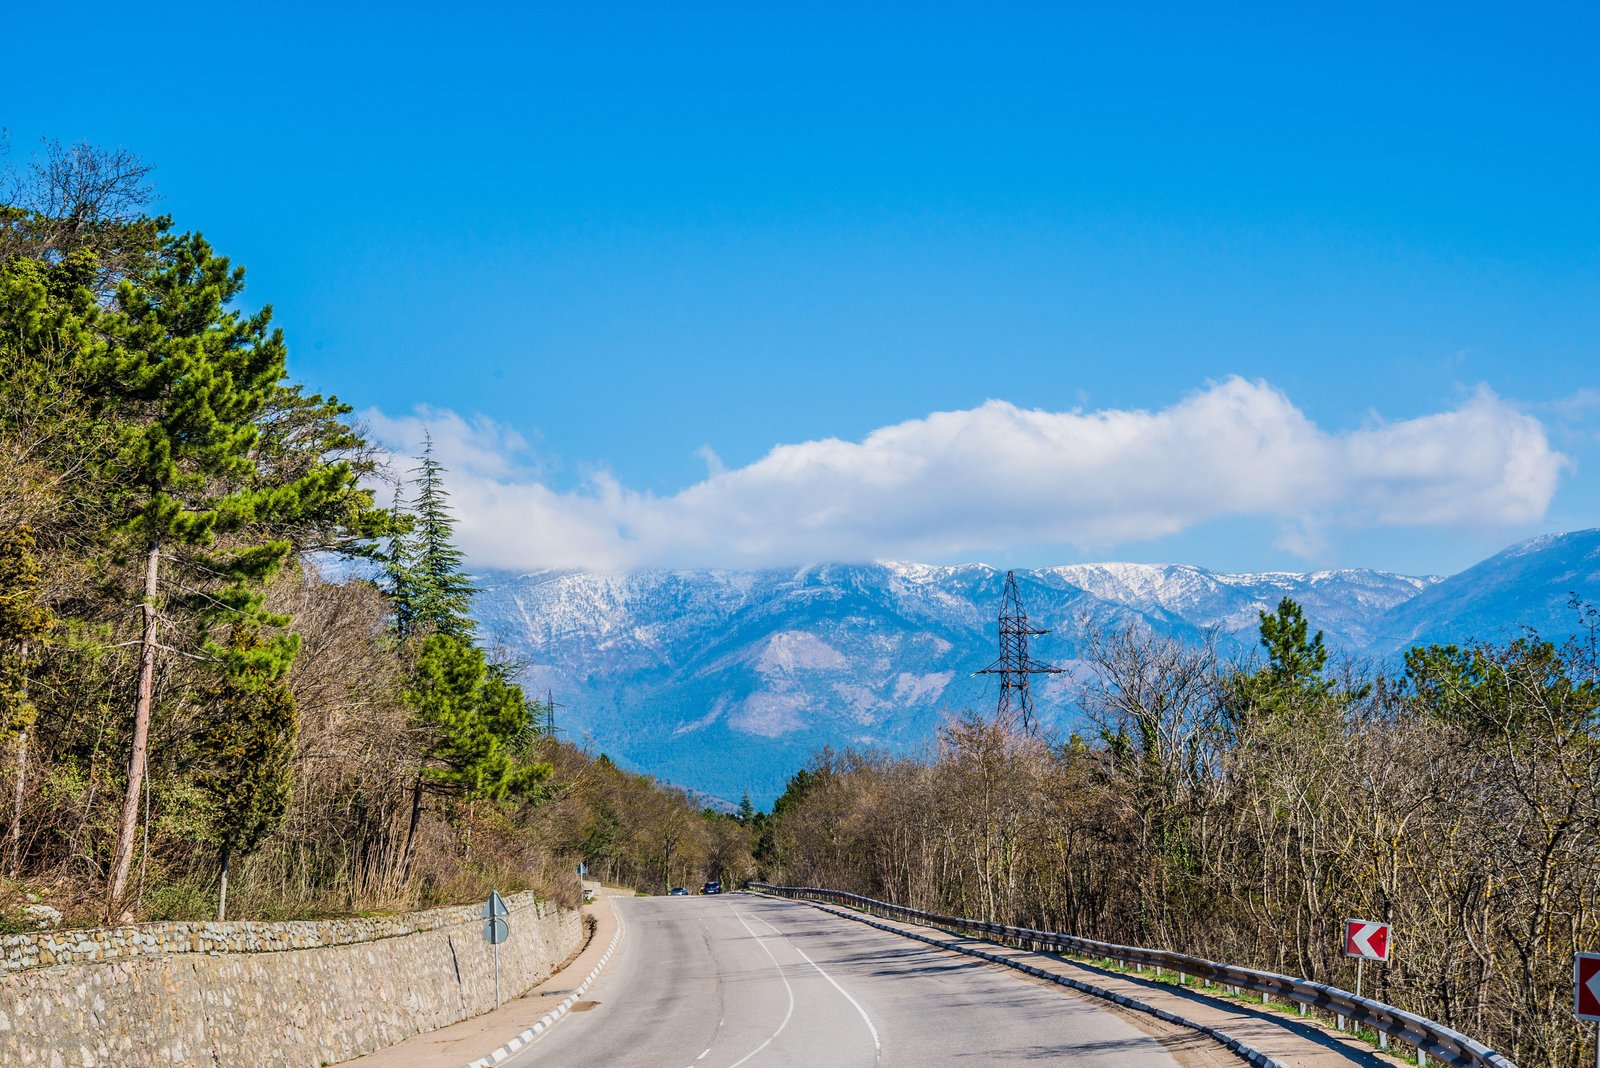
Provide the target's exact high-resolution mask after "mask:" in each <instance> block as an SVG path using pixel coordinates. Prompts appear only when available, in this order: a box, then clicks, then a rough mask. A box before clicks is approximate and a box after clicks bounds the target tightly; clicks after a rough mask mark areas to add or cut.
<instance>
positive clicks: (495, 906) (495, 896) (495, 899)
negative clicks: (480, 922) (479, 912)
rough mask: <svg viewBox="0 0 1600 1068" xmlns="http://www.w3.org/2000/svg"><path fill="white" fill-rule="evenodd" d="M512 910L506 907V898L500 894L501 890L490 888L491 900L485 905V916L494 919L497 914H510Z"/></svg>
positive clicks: (487, 918)
mask: <svg viewBox="0 0 1600 1068" xmlns="http://www.w3.org/2000/svg"><path fill="white" fill-rule="evenodd" d="M509 915H511V910H510V909H508V908H506V903H505V899H504V898H502V897H501V896H500V891H498V890H490V891H489V900H488V902H487V903H486V904H485V905H484V906H483V918H484V919H486V920H492V919H494V918H495V917H496V916H509Z"/></svg>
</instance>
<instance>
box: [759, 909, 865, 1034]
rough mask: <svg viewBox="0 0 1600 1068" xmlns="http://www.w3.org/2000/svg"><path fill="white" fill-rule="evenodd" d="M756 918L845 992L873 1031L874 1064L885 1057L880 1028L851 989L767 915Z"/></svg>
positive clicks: (837, 988) (840, 990) (839, 989)
mask: <svg viewBox="0 0 1600 1068" xmlns="http://www.w3.org/2000/svg"><path fill="white" fill-rule="evenodd" d="M756 920H757V922H759V923H763V924H766V926H767V929H768V930H770V931H771V932H772V933H773V934H775V935H777V936H778V937H779V938H781V939H783V940H784V941H785V942H787V943H788V945H789V948H790V949H792V950H794V951H795V952H796V953H798V954H800V959H801V960H803V961H805V962H806V963H807V964H809V965H811V966H812V967H813V968H815V969H816V970H817V974H819V975H821V976H822V977H823V978H824V979H826V980H827V981H828V982H829V983H831V984H833V988H834V989H835V990H837V991H838V992H839V993H841V994H843V995H844V999H845V1000H846V1001H848V1002H849V1003H850V1004H851V1005H852V1006H854V1007H855V1010H856V1012H857V1013H859V1014H860V1015H861V1022H862V1023H864V1024H866V1025H867V1030H868V1031H870V1032H872V1062H873V1063H874V1064H876V1063H877V1062H878V1061H879V1060H880V1059H881V1058H882V1057H883V1043H881V1042H879V1041H878V1029H877V1028H876V1027H873V1026H872V1018H871V1017H870V1016H868V1015H867V1010H866V1009H863V1008H862V1007H861V1002H859V1001H857V1000H856V999H855V998H853V997H851V996H850V991H848V990H846V989H845V988H844V987H842V986H840V985H839V983H838V981H837V980H835V979H834V977H833V976H831V975H829V974H828V973H827V972H826V971H825V970H824V969H823V967H822V965H820V964H818V963H817V962H816V961H814V960H812V959H811V958H810V957H808V956H806V951H805V950H803V949H801V948H800V947H799V946H797V945H795V943H794V939H792V938H790V937H789V936H788V935H786V934H784V933H783V932H782V931H780V930H778V929H777V928H776V927H774V926H772V924H771V923H769V922H768V921H767V919H766V917H764V916H757V917H756Z"/></svg>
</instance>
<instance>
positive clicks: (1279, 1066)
mask: <svg viewBox="0 0 1600 1068" xmlns="http://www.w3.org/2000/svg"><path fill="white" fill-rule="evenodd" d="M749 892H750V893H760V891H756V890H752V891H749ZM761 896H762V897H771V898H773V899H774V900H778V901H795V900H799V901H801V902H802V903H803V904H807V905H810V906H811V907H812V908H814V909H818V910H820V911H822V912H826V913H828V914H829V915H831V916H838V917H840V918H841V919H846V920H854V921H856V922H857V923H864V924H866V925H867V926H868V927H876V928H877V929H878V930H880V931H887V932H888V933H889V934H894V935H899V936H900V937H901V938H910V939H914V940H916V941H918V942H924V943H926V944H928V945H930V946H934V947H937V948H939V949H944V950H949V951H951V952H953V953H963V954H965V955H967V956H969V957H977V958H978V959H980V960H986V961H989V962H990V963H992V964H1000V965H1004V966H1005V967H1007V968H1011V969H1014V970H1016V971H1019V972H1024V973H1026V974H1028V975H1032V976H1034V977H1036V978H1039V979H1044V980H1047V981H1049V982H1052V983H1056V984H1058V985H1060V986H1064V987H1068V988H1069V989H1072V990H1076V991H1078V992H1079V993H1080V994H1088V995H1089V996H1090V997H1096V998H1100V999H1102V1000H1104V1001H1109V1002H1112V1003H1113V1004H1116V1005H1121V1006H1122V1007H1123V1008H1125V1009H1133V1010H1135V1011H1137V1012H1142V1013H1145V1014H1147V1015H1150V1016H1154V1017H1155V1018H1156V1019H1158V1020H1165V1021H1166V1022H1167V1023H1171V1024H1177V1025H1178V1026H1179V1027H1187V1028H1189V1029H1190V1030H1191V1031H1198V1032H1200V1033H1201V1034H1202V1035H1205V1036H1206V1037H1207V1038H1210V1039H1213V1040H1215V1041H1217V1042H1220V1043H1221V1044H1222V1045H1223V1046H1224V1047H1226V1048H1227V1049H1228V1050H1229V1051H1230V1052H1232V1053H1233V1054H1235V1055H1236V1056H1237V1057H1238V1058H1239V1059H1240V1060H1242V1061H1244V1062H1245V1063H1246V1064H1251V1065H1255V1066H1257V1068H1289V1066H1288V1065H1286V1064H1284V1062H1282V1061H1279V1060H1275V1059H1273V1058H1272V1057H1269V1056H1267V1055H1266V1054H1265V1053H1262V1052H1261V1051H1259V1050H1256V1049H1252V1048H1251V1047H1249V1046H1247V1045H1245V1044H1244V1043H1243V1042H1241V1041H1239V1040H1238V1039H1237V1038H1234V1037H1233V1036H1231V1035H1229V1034H1227V1033H1226V1032H1224V1031H1220V1030H1218V1029H1217V1028H1215V1027H1211V1026H1209V1025H1207V1024H1203V1023H1200V1022H1198V1021H1196V1020H1190V1019H1186V1018H1185V1017H1182V1016H1179V1015H1177V1014H1176V1013H1172V1012H1168V1011H1167V1010H1165V1009H1158V1008H1156V1007H1155V1006H1154V1005H1148V1004H1146V1003H1145V1002H1142V1001H1138V1000H1136V999H1134V998H1130V997H1126V996H1125V995H1122V994H1113V993H1112V992H1111V991H1109V990H1106V989H1103V988H1101V987H1098V986H1095V985H1093V984H1092V983H1085V982H1083V981H1082V980H1081V979H1073V978H1070V977H1069V976H1065V975H1058V974H1057V973H1055V972H1050V971H1046V970H1045V969H1043V968H1035V967H1033V966H1032V965H1028V964H1022V963H1020V962H1018V961H1014V960H1012V959H1010V958H1009V957H1002V956H1000V955H999V954H998V953H985V952H983V951H982V950H978V949H968V948H967V947H965V946H954V945H951V944H950V943H948V942H941V941H939V940H938V939H937V938H930V937H928V936H927V935H920V934H916V933H915V932H912V931H902V930H900V929H899V928H898V927H892V926H890V925H889V924H886V923H879V922H878V921H877V920H874V919H872V918H871V917H868V916H865V915H862V914H861V913H856V912H848V911H845V910H842V909H835V908H832V907H830V906H828V905H822V904H819V903H817V902H815V901H805V900H804V899H803V898H783V897H779V896H778V895H776V894H762V895H761ZM469 1068H472V1066H469Z"/></svg>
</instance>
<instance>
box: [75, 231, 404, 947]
mask: <svg viewBox="0 0 1600 1068" xmlns="http://www.w3.org/2000/svg"><path fill="white" fill-rule="evenodd" d="M243 287H244V269H243V268H235V267H232V266H230V264H229V262H228V260H227V259H226V258H225V257H220V256H217V255H215V254H214V253H213V251H212V249H211V246H210V245H209V244H207V243H206V241H205V240H204V239H203V238H202V237H200V236H199V235H198V234H184V235H178V236H172V237H168V238H166V239H165V240H164V242H163V244H162V248H161V252H160V258H159V263H158V266H157V268H156V269H155V270H154V271H153V272H152V273H151V274H150V275H149V276H148V277H145V278H141V279H138V280H133V279H124V280H123V281H122V283H121V285H120V286H119V287H118V290H117V300H116V308H115V314H114V315H113V316H108V317H107V321H106V322H105V324H104V327H105V329H106V333H107V335H108V336H107V343H106V344H105V346H104V347H103V349H102V350H101V351H100V352H98V353H97V354H96V355H95V356H94V357H93V358H92V359H91V360H90V361H89V383H88V391H89V395H90V397H91V399H92V401H93V402H94V404H95V406H96V409H97V414H98V415H100V416H101V417H102V418H104V419H106V420H108V421H110V422H111V423H112V424H113V425H114V426H115V427H116V429H117V432H118V440H119V448H118V449H117V452H116V455H115V457H114V459H113V460H112V461H111V466H112V467H114V468H115V470H116V472H117V475H118V481H119V482H120V484H121V485H122V487H123V493H122V494H121V497H120V499H119V500H118V501H116V502H115V503H116V505H117V506H118V507H117V512H118V522H117V523H116V526H117V527H118V528H119V529H120V530H122V531H123V532H125V533H126V534H127V535H129V536H130V537H131V538H132V539H133V541H134V543H135V545H136V546H137V548H138V551H139V553H140V555H141V556H142V558H143V568H142V570H143V581H142V583H141V589H140V595H139V598H138V605H139V609H140V612H141V615H142V633H141V638H140V657H139V669H138V680H137V684H136V686H135V697H134V709H133V737H132V746H131V752H130V755H129V763H128V777H127V784H126V788H125V792H124V796H123V808H122V816H121V819H120V821H119V823H118V829H117V843H116V848H115V851H114V854H113V858H112V866H111V875H110V879H109V880H108V883H107V891H106V906H107V913H108V915H109V916H112V917H115V916H116V915H118V914H119V912H120V911H121V905H122V900H123V896H124V893H125V891H126V888H127V879H128V872H129V868H130V865H131V863H132V859H133V847H134V841H135V830H136V826H137V821H138V811H139V808H138V802H139V791H140V788H141V787H142V785H143V778H144V774H145V762H146V756H147V752H146V750H147V746H148V741H149V731H150V716H151V708H152V704H153V698H154V681H155V665H156V655H157V651H158V649H159V647H160V644H161V643H160V642H159V641H158V639H157V634H158V631H159V618H160V616H161V612H162V609H163V599H162V594H163V589H162V570H163V564H164V563H168V564H174V565H176V566H179V567H181V568H185V569H187V570H188V571H189V572H190V574H191V577H192V581H190V582H187V583H185V588H186V590H185V594H184V599H185V600H186V601H187V602H188V605H189V606H190V607H192V608H194V609H195V610H196V618H197V620H198V621H199V623H200V637H201V645H202V648H203V649H204V650H205V651H206V653H207V654H209V655H211V656H213V657H215V658H217V659H218V660H220V661H223V662H224V663H225V664H226V668H227V670H228V671H229V672H232V673H238V672H240V671H241V670H245V669H250V670H261V671H266V672H268V673H269V674H270V675H271V677H272V678H276V677H278V676H279V675H281V673H282V671H283V670H284V668H285V667H286V666H287V664H288V662H289V661H290V659H292V657H293V654H294V652H295V650H296V648H297V647H298V646H297V639H296V637H295V635H293V634H292V633H289V632H287V631H284V630H281V629H280V630H277V631H276V632H275V633H273V634H272V636H271V637H265V638H263V639H262V640H261V641H259V642H258V643H256V644H254V645H253V646H251V647H249V648H239V647H233V648H228V647H224V646H220V645H218V644H217V643H215V642H213V641H211V640H210V637H209V634H210V630H211V629H212V628H213V627H215V626H218V625H219V624H225V625H228V626H239V625H246V626H250V627H265V628H281V627H283V626H284V625H285V624H286V623H287V620H286V619H284V618H282V617H278V616H275V615H272V614H271V613H268V612H267V611H266V610H265V609H264V607H263V598H262V595H261V592H260V590H261V587H262V586H263V585H264V584H265V583H266V582H268V581H270V580H271V578H272V577H273V576H274V575H276V574H277V572H278V571H279V570H280V569H281V568H282V566H283V565H284V563H285V562H286V561H287V560H288V559H289V558H290V557H291V556H292V554H293V552H294V550H295V548H296V542H297V538H296V537H295V536H294V535H293V534H292V533H291V531H292V530H293V529H294V528H296V527H302V528H303V527H306V526H316V525H318V524H321V523H324V522H327V521H329V520H330V519H333V520H334V521H335V522H337V521H338V520H339V519H344V520H354V521H355V525H356V526H357V527H359V528H361V529H362V531H363V532H370V531H372V530H375V529H377V528H378V523H377V520H376V519H375V518H373V517H372V515H371V512H370V497H369V496H368V495H367V494H365V492H364V491H361V490H360V489H359V488H358V487H357V486H356V473H355V471H354V469H353V468H352V466H351V465H350V463H348V462H347V461H344V460H333V461H331V462H330V461H326V460H324V459H323V458H321V457H320V456H319V457H313V458H312V459H310V460H309V461H308V462H307V463H305V464H304V465H303V466H302V468H301V469H299V470H293V469H290V468H286V467H285V466H284V465H283V464H282V463H281V462H275V461H277V460H278V458H277V457H275V455H274V454H273V453H271V452H270V451H264V450H263V448H262V446H263V424H265V423H266V422H267V421H268V417H269V416H271V415H272V414H273V413H274V412H277V411H281V410H283V408H284V407H288V408H295V407H297V404H296V398H297V394H296V393H295V391H293V390H292V389H290V388H289V387H287V386H285V385H284V383H283V379H284V375H285V371H284V360H285V346H284V341H283V336H282V332H281V331H279V330H276V329H273V328H272V326H271V319H272V312H271V309H270V307H269V308H264V309H262V310H261V311H260V312H258V313H257V314H255V315H244V314H241V313H240V312H238V311H236V310H234V309H233V308H231V307H230V305H231V304H232V302H233V301H234V300H235V299H236V298H237V297H238V295H239V293H240V292H241V290H242V289H243ZM317 400H318V401H320V398H317ZM307 403H309V401H308V402H307ZM299 407H300V408H301V410H302V411H303V410H304V405H299ZM331 415H332V411H331V410H330V409H329V408H328V407H327V406H326V405H323V406H322V411H321V416H322V417H323V419H324V420H326V419H328V418H331ZM269 436H270V435H269ZM219 537H225V538H226V541H225V542H224V544H222V545H221V546H220V547H219V546H218V539H219ZM216 548H220V551H210V550H213V549H216Z"/></svg>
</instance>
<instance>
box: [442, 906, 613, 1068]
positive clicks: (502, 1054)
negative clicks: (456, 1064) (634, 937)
mask: <svg viewBox="0 0 1600 1068" xmlns="http://www.w3.org/2000/svg"><path fill="white" fill-rule="evenodd" d="M613 915H615V916H616V918H617V933H616V934H614V935H612V936H611V944H610V945H608V946H606V951H605V952H604V953H603V954H601V956H600V963H598V964H596V965H595V966H594V969H593V970H592V971H591V972H589V974H588V975H587V976H585V977H584V980H583V982H581V983H579V984H578V986H577V988H576V989H574V990H573V991H572V993H570V994H568V995H567V999H566V1000H565V1001H563V1002H562V1003H561V1004H559V1005H557V1006H556V1007H555V1008H553V1009H551V1010H550V1011H549V1012H547V1013H545V1014H544V1016H542V1017H540V1019H539V1022H538V1023H536V1024H534V1025H533V1026H532V1027H530V1028H528V1029H527V1030H526V1031H524V1032H522V1034H520V1035H518V1036H517V1037H516V1038H513V1039H512V1040H511V1041H509V1042H507V1043H506V1044H505V1045H503V1046H501V1047H500V1048H499V1049H497V1050H495V1051H494V1052H493V1053H489V1054H487V1055H485V1056H482V1057H479V1058H478V1059H477V1060H475V1061H468V1062H467V1063H466V1064H464V1065H462V1068H493V1066H494V1065H496V1064H499V1063H500V1062H502V1061H504V1060H505V1059H506V1058H508V1057H510V1056H512V1055H513V1054H515V1053H516V1052H517V1051H519V1050H521V1049H522V1048H523V1047H524V1046H526V1045H527V1044H528V1043H530V1042H532V1041H533V1040H534V1038H536V1037H537V1036H538V1035H539V1034H540V1033H541V1032H544V1031H547V1030H549V1029H550V1028H551V1027H553V1026H555V1022H556V1021H557V1020H559V1019H561V1017H563V1016H565V1015H566V1014H567V1013H568V1012H569V1011H571V1009H572V1006H573V1005H575V1004H577V1002H578V1001H579V1000H580V999H581V998H582V997H583V995H584V993H585V991H587V990H588V989H589V987H590V986H592V985H593V984H594V981H595V980H596V979H598V978H599V977H600V973H601V971H603V970H604V969H605V966H606V962H607V961H609V960H610V959H611V955H612V954H613V953H615V952H616V951H617V946H618V945H619V944H620V943H621V942H622V913H620V912H617V911H615V906H613Z"/></svg>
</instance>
